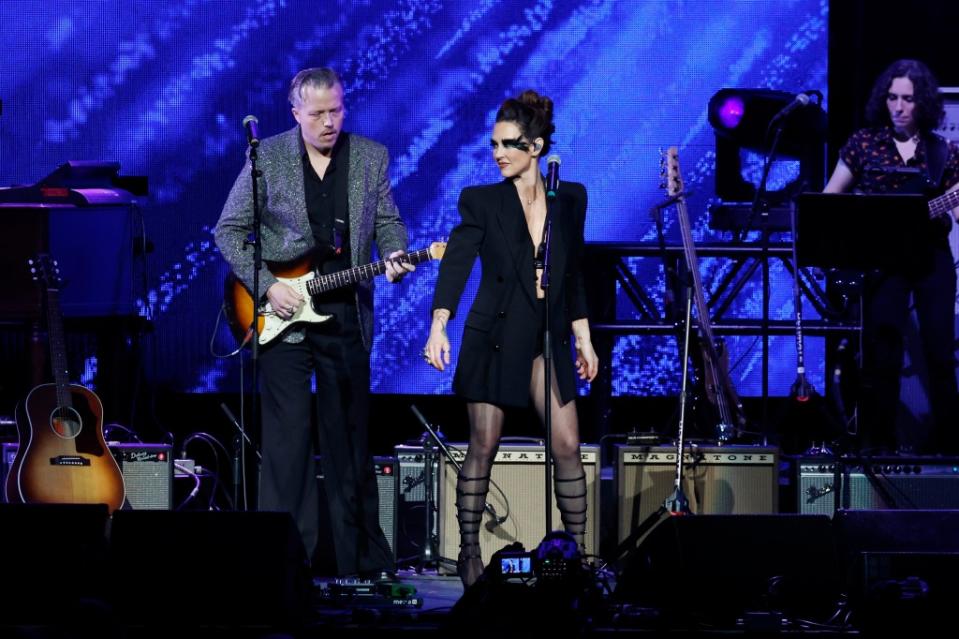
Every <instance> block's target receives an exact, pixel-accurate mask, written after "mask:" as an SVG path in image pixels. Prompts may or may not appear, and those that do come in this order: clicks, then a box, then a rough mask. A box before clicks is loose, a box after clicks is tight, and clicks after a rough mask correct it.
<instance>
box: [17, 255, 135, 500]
mask: <svg viewBox="0 0 959 639" xmlns="http://www.w3.org/2000/svg"><path fill="white" fill-rule="evenodd" d="M31 271H32V272H33V277H34V279H35V280H37V281H38V282H40V283H41V284H42V285H43V287H44V289H45V292H46V300H47V331H48V334H49V339H50V358H51V364H52V368H53V379H54V382H53V383H52V384H41V385H39V386H37V387H36V388H34V389H33V390H32V391H30V393H29V394H28V395H27V398H26V400H24V401H23V402H21V403H20V404H19V405H18V406H17V409H16V417H17V430H18V431H19V435H20V445H19V447H18V448H17V454H16V457H14V460H13V464H12V465H11V468H10V472H9V473H8V474H7V480H6V482H5V485H4V489H5V492H6V497H7V501H8V502H14V503H17V502H20V503H43V504H51V503H55V504H106V505H107V507H108V508H109V510H110V512H111V513H112V512H113V511H114V510H116V509H117V508H120V506H122V505H123V498H124V486H123V475H122V474H121V472H120V467H119V466H118V465H117V462H116V460H115V459H114V458H113V455H112V454H111V453H110V450H109V448H107V444H106V442H105V441H104V439H103V404H101V403H100V398H99V397H97V396H96V394H95V393H94V392H93V391H91V390H90V389H88V388H86V387H84V386H80V385H78V384H71V383H70V382H69V377H68V374H67V357H66V345H65V340H64V336H63V317H62V316H61V313H60V290H59V289H60V281H59V274H58V273H57V266H56V263H55V262H54V261H53V260H52V259H51V258H50V256H49V255H39V256H38V257H37V258H36V259H35V260H31Z"/></svg>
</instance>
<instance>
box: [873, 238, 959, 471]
mask: <svg viewBox="0 0 959 639" xmlns="http://www.w3.org/2000/svg"><path fill="white" fill-rule="evenodd" d="M931 257H932V259H931V262H930V264H929V265H928V266H927V268H924V269H922V270H921V271H919V272H916V273H872V274H870V275H869V276H867V278H866V282H865V283H866V288H865V303H866V307H865V315H864V317H863V377H862V418H861V421H860V433H861V438H862V441H861V445H862V447H863V448H864V449H882V448H885V449H889V450H894V449H895V448H896V444H897V440H896V414H897V413H898V409H899V392H900V379H901V374H902V365H903V356H904V352H905V350H904V335H905V331H906V323H907V321H908V319H909V311H910V307H909V296H910V294H912V296H913V303H914V305H915V310H916V317H917V319H918V322H919V337H920V339H921V341H922V353H923V355H924V356H925V360H926V365H927V368H928V373H929V388H928V391H929V403H930V407H931V409H932V416H933V419H934V422H935V423H934V429H933V433H932V434H933V439H932V441H931V442H929V443H928V444H927V445H926V446H925V449H926V452H943V453H946V452H956V449H955V439H956V429H957V428H959V424H956V423H955V419H956V406H955V404H956V394H957V389H956V370H955V356H954V348H955V310H954V309H955V299H956V272H955V268H954V266H953V261H952V253H951V252H950V250H949V247H948V246H947V245H945V243H944V242H943V243H942V244H941V245H940V246H938V247H937V248H936V249H935V250H934V252H933V255H932V256H931Z"/></svg>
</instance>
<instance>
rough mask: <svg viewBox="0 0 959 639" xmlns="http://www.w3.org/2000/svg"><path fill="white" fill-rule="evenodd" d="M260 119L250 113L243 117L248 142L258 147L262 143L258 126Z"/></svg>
mask: <svg viewBox="0 0 959 639" xmlns="http://www.w3.org/2000/svg"><path fill="white" fill-rule="evenodd" d="M258 123H259V120H257V119H256V116H255V115H248V116H246V117H245V118H243V128H244V130H246V143H247V144H249V145H250V146H253V147H256V146H259V145H260V131H259V129H258V127H257V124H258Z"/></svg>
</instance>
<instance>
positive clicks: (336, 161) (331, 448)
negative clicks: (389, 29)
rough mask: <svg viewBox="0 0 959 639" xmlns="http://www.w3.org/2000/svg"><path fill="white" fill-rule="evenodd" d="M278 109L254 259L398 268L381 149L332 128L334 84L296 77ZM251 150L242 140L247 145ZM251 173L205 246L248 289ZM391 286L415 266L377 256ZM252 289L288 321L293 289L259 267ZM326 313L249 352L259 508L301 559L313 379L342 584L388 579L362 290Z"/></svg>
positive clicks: (313, 535) (310, 493)
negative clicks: (255, 370) (257, 430)
mask: <svg viewBox="0 0 959 639" xmlns="http://www.w3.org/2000/svg"><path fill="white" fill-rule="evenodd" d="M289 100H290V104H291V105H292V111H293V118H294V119H295V120H296V122H297V126H296V127H294V128H293V129H290V130H288V131H286V132H285V133H281V134H279V135H275V136H273V137H270V138H266V139H264V140H262V141H260V142H259V143H258V162H259V164H258V170H259V171H261V173H262V176H261V177H260V178H259V180H258V182H257V191H258V194H259V199H260V208H261V210H262V220H263V223H262V229H261V234H260V237H261V241H262V248H263V258H264V260H266V261H267V263H268V265H273V266H274V268H276V267H277V266H278V265H282V264H284V263H291V262H294V261H296V260H300V259H302V258H303V257H304V256H306V255H307V254H308V253H309V252H310V251H313V250H314V247H319V248H318V249H317V250H316V252H315V253H316V256H317V257H318V258H319V264H318V265H317V266H318V271H319V273H320V274H324V273H332V272H336V271H342V270H343V269H345V268H349V267H350V266H351V265H352V266H355V265H357V264H364V263H366V262H369V261H370V255H371V252H372V243H373V242H374V241H375V242H376V244H377V246H378V248H379V253H380V255H386V256H388V257H389V258H398V257H400V256H401V255H403V254H404V251H405V249H406V242H407V240H406V227H405V226H404V224H403V222H402V220H401V219H400V216H399V213H398V211H397V209H396V205H395V204H394V202H393V196H392V194H391V192H390V180H389V175H388V170H387V169H388V164H389V158H388V155H387V151H386V148H385V147H383V146H382V145H380V144H378V143H376V142H373V141H372V140H369V139H367V138H364V137H361V136H358V135H353V134H346V133H344V132H343V121H344V117H345V115H346V111H345V108H344V105H343V85H342V84H341V82H340V79H339V77H338V76H337V75H336V73H335V72H334V71H332V70H331V69H326V68H313V69H305V70H303V71H300V72H299V73H298V74H296V76H295V77H294V78H293V81H292V82H291V84H290V92H289ZM252 144H253V141H251V145H252ZM252 190H253V189H252V184H251V164H250V162H247V163H246V165H245V166H244V168H243V170H242V171H241V172H240V175H239V177H238V178H237V180H236V183H235V184H234V185H233V189H232V190H231V191H230V195H229V198H228V199H227V202H226V205H225V206H224V208H223V213H222V214H221V216H220V220H219V222H218V223H217V225H216V231H215V235H216V243H217V246H218V247H219V248H220V251H221V252H222V253H223V257H224V258H225V259H226V260H227V262H229V263H230V267H231V269H232V270H233V273H234V274H235V275H236V276H237V277H238V278H239V279H240V280H241V281H242V282H243V283H244V284H245V285H246V286H247V288H249V289H252V281H253V251H252V250H247V245H246V240H247V237H248V235H249V234H250V232H251V230H252V226H253V202H252ZM385 266H386V278H387V279H388V280H389V281H391V282H395V281H398V280H399V279H400V278H401V277H403V276H404V275H405V274H406V273H407V272H409V271H412V270H413V265H412V264H410V263H409V262H407V261H400V260H393V259H389V260H387V262H386V265H385ZM260 283H261V286H262V288H261V290H263V291H265V292H266V297H267V298H268V299H269V302H270V306H271V308H272V309H273V310H274V311H275V312H276V313H277V314H278V315H279V316H280V317H282V318H283V319H287V320H288V319H291V318H292V317H293V316H294V315H295V314H296V313H297V312H298V310H299V309H300V308H301V307H302V305H303V304H306V303H309V302H308V300H306V299H305V297H304V295H303V294H302V293H299V292H297V291H296V290H294V288H292V287H290V286H288V285H287V284H285V283H283V282H280V281H278V280H277V278H276V276H275V275H274V274H273V273H272V272H271V271H270V270H269V269H268V268H267V267H264V268H263V269H262V270H261V271H260ZM313 303H314V307H315V310H316V311H317V312H318V313H320V314H323V315H331V316H333V317H332V318H331V319H330V320H329V321H325V322H322V323H318V324H300V325H297V326H294V327H292V328H291V329H290V330H287V331H285V333H284V334H283V337H282V339H276V340H273V341H272V342H271V343H270V344H267V345H265V346H264V347H263V349H262V350H261V351H260V371H261V388H260V392H261V397H262V455H263V461H262V466H261V469H260V493H259V495H260V496H259V508H260V509H261V510H281V511H289V512H291V513H292V514H293V516H294V518H295V519H296V521H297V525H298V527H299V529H300V533H301V535H302V536H303V541H304V544H305V545H306V550H307V552H308V553H312V552H313V551H314V548H315V546H316V544H317V539H318V534H319V531H318V528H319V516H318V504H319V500H318V495H317V482H316V469H315V467H314V466H315V464H314V450H313V446H312V441H313V437H312V429H311V413H312V412H313V411H312V408H313V407H312V406H311V390H310V386H311V381H312V377H313V375H314V373H315V375H316V402H317V404H316V414H317V421H318V427H319V428H318V432H319V443H320V452H321V453H322V458H323V472H324V474H325V476H326V481H325V482H324V486H325V487H326V492H327V498H328V502H329V508H330V518H329V521H330V522H331V523H332V526H333V528H332V536H333V542H334V547H335V548H334V550H335V555H336V563H337V571H338V572H339V573H340V574H341V575H351V574H357V573H359V574H362V573H369V574H371V575H372V574H376V575H379V573H381V572H384V571H390V572H391V571H392V570H393V561H392V558H391V553H390V549H389V545H388V543H387V541H386V537H385V535H384V534H383V531H382V530H381V529H380V526H379V521H378V507H377V502H378V496H377V486H376V478H375V476H374V474H373V464H372V461H371V459H370V455H369V451H368V442H367V419H368V413H369V408H368V406H369V401H368V395H369V386H370V360H369V349H370V347H371V345H372V341H373V335H372V333H373V284H372V280H370V281H362V282H357V283H356V284H355V285H353V286H349V287H343V288H337V289H333V290H331V291H328V292H327V293H326V294H323V295H320V296H318V297H316V298H314V300H313Z"/></svg>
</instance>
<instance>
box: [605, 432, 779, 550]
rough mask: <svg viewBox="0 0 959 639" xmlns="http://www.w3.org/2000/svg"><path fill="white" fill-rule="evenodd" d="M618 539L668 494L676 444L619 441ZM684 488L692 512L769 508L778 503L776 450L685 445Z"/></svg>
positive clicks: (766, 511)
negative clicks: (657, 444) (671, 445)
mask: <svg viewBox="0 0 959 639" xmlns="http://www.w3.org/2000/svg"><path fill="white" fill-rule="evenodd" d="M614 475H615V481H616V487H617V495H618V496H619V499H618V501H619V516H618V518H617V530H618V543H622V542H623V540H625V539H626V538H627V537H629V535H630V533H631V532H632V531H633V530H634V529H635V528H636V526H638V525H639V524H641V523H643V522H644V521H645V520H646V518H647V517H649V516H650V515H652V514H653V513H654V512H656V511H657V510H658V509H659V507H660V506H662V505H663V502H664V501H665V500H666V498H668V497H669V496H670V495H672V494H673V488H674V483H675V478H676V448H675V447H669V446H619V447H617V452H616V466H615V469H614ZM683 492H684V494H685V495H686V498H687V499H688V500H689V507H690V510H691V511H692V512H693V513H695V514H697V515H743V514H773V513H776V512H778V506H779V451H778V449H776V448H771V447H770V448H767V447H756V446H716V447H688V448H686V451H685V453H684V456H683Z"/></svg>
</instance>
